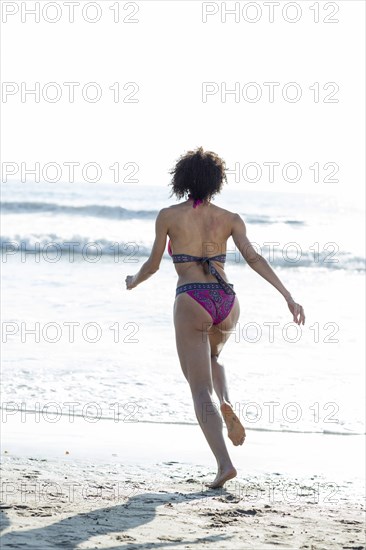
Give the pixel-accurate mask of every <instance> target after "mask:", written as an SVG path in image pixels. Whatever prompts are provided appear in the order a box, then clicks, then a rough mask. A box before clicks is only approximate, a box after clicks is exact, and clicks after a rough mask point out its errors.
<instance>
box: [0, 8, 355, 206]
mask: <svg viewBox="0 0 366 550" xmlns="http://www.w3.org/2000/svg"><path fill="white" fill-rule="evenodd" d="M87 3H88V2H86V1H84V0H80V2H79V4H80V5H79V6H76V7H75V22H74V23H69V22H68V17H69V11H68V9H67V7H66V6H65V2H57V4H58V7H59V13H60V14H61V20H60V21H59V22H57V23H53V24H52V23H48V22H46V21H45V20H44V18H43V17H42V15H41V20H40V22H39V23H35V22H34V16H32V15H27V16H26V22H21V15H20V13H21V10H22V9H24V6H26V7H27V8H28V9H29V8H32V7H34V4H35V2H30V1H27V2H2V18H3V23H2V29H1V31H2V38H1V46H2V48H1V50H2V54H1V66H2V75H1V76H2V81H3V82H15V83H16V85H17V86H19V87H20V86H21V82H25V83H26V85H27V86H29V87H30V88H31V87H34V85H35V82H39V83H40V87H41V89H42V88H43V86H44V85H45V84H46V83H48V82H51V81H52V82H57V83H58V84H59V85H60V86H61V89H62V91H63V96H62V98H61V100H60V101H58V102H56V103H48V102H46V101H44V100H43V99H42V98H41V101H40V102H39V103H35V101H34V97H28V98H27V101H26V102H21V99H20V93H17V94H15V95H14V96H9V97H8V98H7V101H6V103H4V96H3V103H2V104H1V109H2V161H3V162H15V163H17V164H19V165H20V163H21V162H24V163H26V165H27V166H29V167H31V166H32V165H33V164H34V163H35V162H40V163H41V165H44V164H46V163H48V162H57V163H58V164H60V165H61V166H62V165H63V163H64V162H71V161H74V162H79V163H81V165H83V164H85V163H87V162H96V163H98V164H99V165H100V166H101V168H102V171H103V178H102V181H108V182H111V181H113V180H112V172H111V171H110V170H109V168H108V167H109V166H111V165H112V164H114V163H115V162H119V163H120V164H121V167H123V165H124V164H125V163H127V162H135V163H137V164H138V166H139V168H140V169H139V173H138V178H139V181H140V183H141V184H143V185H147V184H155V185H160V184H161V185H166V184H167V183H168V182H169V174H168V170H169V169H170V168H171V167H172V165H173V164H174V162H175V160H176V159H177V158H178V157H179V155H180V154H181V153H183V152H185V151H186V150H188V149H192V148H194V147H196V146H198V145H202V146H203V147H204V148H205V149H209V150H213V151H215V152H217V153H218V154H219V155H220V156H222V157H223V158H224V159H225V160H226V163H227V166H228V167H229V168H234V166H235V163H239V164H240V167H241V168H242V167H243V166H244V165H245V164H246V163H250V162H256V163H258V164H259V165H261V166H262V169H263V175H262V179H261V180H260V181H259V182H257V183H253V184H249V183H245V182H244V181H243V179H242V178H241V181H240V182H238V183H235V182H234V179H233V176H231V179H229V182H230V183H232V188H233V189H235V188H241V189H271V190H278V191H284V190H285V191H313V192H322V191H326V192H334V193H336V194H339V195H340V196H347V195H348V196H352V197H354V200H355V202H359V201H360V199H361V196H362V194H363V193H364V186H365V183H364V181H365V179H364V149H365V139H364V136H365V134H364V126H365V111H364V96H365V87H364V83H365V72H364V71H365V69H364V67H365V59H364V56H365V53H364V52H365V44H364V19H365V4H364V2H363V1H362V0H361V1H354V0H347V1H345V0H341V1H339V0H338V1H337V2H328V3H326V2H313V1H311V2H309V1H303V0H301V1H298V2H295V3H294V4H295V7H296V6H297V9H298V10H300V9H301V17H300V20H299V21H298V22H296V23H288V22H286V21H285V20H284V18H283V16H282V9H283V7H284V5H285V4H288V2H283V1H281V2H280V3H279V4H280V6H279V7H276V10H275V12H274V13H275V15H274V22H273V23H270V22H269V11H268V10H269V8H268V7H267V6H266V5H265V3H263V2H256V3H254V4H255V5H256V6H257V8H256V9H257V10H261V11H262V15H261V17H260V19H259V21H258V22H257V23H248V22H246V21H245V20H244V19H243V16H242V13H241V14H240V21H239V22H238V23H236V22H235V20H234V16H229V15H228V17H227V22H226V23H223V22H221V17H220V16H221V13H220V9H221V4H222V3H221V2H216V3H215V2H211V3H210V4H211V6H210V9H217V10H218V13H217V14H215V15H212V16H209V17H208V20H207V23H203V22H202V10H203V3H202V2H200V1H196V0H194V1H187V0H185V1H170V2H168V1H155V0H145V1H138V2H134V3H131V2H130V3H128V2H119V6H120V19H121V21H120V22H119V23H114V22H113V12H112V10H111V9H110V8H111V7H112V6H113V5H116V4H117V3H116V2H110V1H105V0H103V1H100V2H96V3H95V4H98V5H99V9H100V10H101V19H100V21H99V22H97V23H94V24H92V23H88V22H86V21H84V20H83V18H82V16H81V8H82V7H83V6H85V4H87ZM39 4H40V6H41V7H42V6H44V5H45V4H46V2H44V1H40V2H39ZM54 4H56V2H55V3H54ZM127 4H130V6H128V5H127ZM133 4H135V6H137V7H138V11H137V13H136V14H135V15H134V16H132V17H133V18H135V19H136V20H138V22H137V23H126V22H123V18H125V17H126V16H127V15H128V14H129V13H132V11H133V10H134V6H133ZM234 4H235V2H226V6H227V8H232V7H233V6H234ZM237 4H239V7H240V10H242V9H243V8H245V5H246V4H248V2H240V3H237ZM325 4H327V5H328V8H327V9H325ZM329 5H330V7H329ZM14 6H15V8H14ZM311 6H316V7H318V8H319V17H320V21H319V23H314V10H312V9H310V7H311ZM16 8H18V9H19V11H18V13H16V14H15V15H10V16H9V17H8V20H7V22H4V18H5V12H4V10H7V11H9V10H13V9H16ZM338 8H339V9H338ZM294 9H295V8H292V9H290V10H289V11H288V12H287V14H288V16H289V17H290V18H293V17H294V15H295V11H293V10H294ZM52 10H53V11H52ZM93 10H94V8H92V7H90V8H89V11H88V14H89V15H90V17H94V14H95V13H96V12H95V11H93ZM251 10H252V11H249V12H248V17H249V18H253V17H254V11H253V10H254V7H253V8H251ZM336 10H338V12H337V13H334V15H333V16H332V13H333V12H335V11H336ZM55 13H56V10H55V8H49V12H48V14H49V17H54V15H55ZM258 13H260V11H259V12H258ZM326 16H329V17H332V18H333V19H339V22H338V23H333V24H332V23H324V21H323V20H324V18H325V17H326ZM64 82H79V83H80V84H81V85H80V86H79V87H78V88H77V89H76V101H75V103H73V104H70V103H69V102H68V100H67V88H66V86H64V85H63V83H64ZM88 82H97V83H98V84H99V85H100V87H101V89H102V92H103V96H102V98H101V100H100V101H99V102H97V103H88V102H86V101H84V100H83V99H82V98H81V94H80V91H79V90H80V88H82V87H83V86H84V85H85V84H86V83H88ZM115 82H119V83H120V85H121V93H122V94H124V95H125V94H127V93H128V92H129V91H131V90H132V88H129V89H128V90H127V91H125V90H123V85H124V84H125V83H126V82H136V83H137V84H138V86H139V91H138V93H137V94H136V97H137V98H138V100H139V101H138V103H123V102H120V103H114V102H113V100H112V92H111V91H110V90H109V89H108V88H109V86H111V85H112V84H113V83H115ZM202 82H216V83H217V85H218V86H219V87H220V86H221V83H222V82H226V85H227V87H228V88H231V87H233V86H234V84H235V82H239V83H240V90H241V89H242V87H243V86H244V85H245V84H246V83H248V82H257V83H258V85H259V86H260V89H261V90H262V93H263V96H262V99H261V100H259V101H258V102H256V103H250V102H247V101H245V100H244V99H243V98H242V96H241V97H240V101H239V102H238V103H236V102H235V101H234V98H233V96H232V95H229V96H227V100H226V102H222V101H221V100H220V94H219V93H217V94H216V95H214V96H209V97H208V100H207V102H206V103H204V102H202ZM264 82H279V83H280V86H278V87H277V88H276V90H275V101H274V103H270V102H269V101H268V87H266V86H264V85H263V83H264ZM288 82H297V83H298V85H299V86H300V87H301V90H302V98H301V99H300V101H298V102H296V103H290V102H286V101H284V100H283V98H282V95H281V90H282V88H283V86H284V85H285V84H287V83H288ZM314 82H319V84H320V98H321V101H320V102H318V103H315V102H314V101H313V94H314V93H313V91H311V90H310V89H309V86H312V85H313V84H314ZM327 82H336V83H337V85H338V86H339V91H338V92H337V94H336V95H335V97H336V98H338V99H339V102H338V103H324V102H323V101H322V100H323V98H324V97H325V95H327V94H329V93H330V92H331V91H332V87H329V88H328V90H327V91H326V92H325V91H324V90H323V86H324V85H325V84H326V83H327ZM252 92H253V89H252ZM289 92H292V91H291V90H290V91H289ZM50 93H52V91H51V90H50ZM264 162H278V163H280V165H281V166H280V170H281V169H282V167H283V165H284V164H286V163H289V162H296V163H298V164H299V165H300V166H301V168H302V177H301V179H300V181H298V182H296V183H289V182H284V181H283V179H282V177H281V176H280V174H278V176H277V177H276V179H275V181H274V182H273V183H270V184H268V177H267V175H268V171H267V170H268V169H266V168H265V167H264V166H263V163H264ZM316 162H319V163H320V168H321V172H320V177H321V180H322V179H323V178H324V176H325V175H327V174H328V175H329V174H330V173H331V168H328V170H325V171H324V170H323V169H322V167H323V166H324V164H326V163H331V162H333V163H336V164H337V165H338V166H339V172H338V174H337V175H336V176H335V177H337V178H338V179H339V180H340V181H339V182H338V183H324V182H322V181H320V182H318V183H316V182H314V176H313V171H311V170H310V169H309V166H312V165H314V163H316ZM76 174H77V177H76V179H78V180H80V177H78V175H80V171H76ZM63 175H65V178H63V179H65V180H66V178H67V171H66V170H65V172H64V173H63ZM290 175H291V174H290ZM14 179H19V174H15V175H14ZM30 181H32V178H30ZM60 185H61V183H60Z"/></svg>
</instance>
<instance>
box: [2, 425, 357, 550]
mask: <svg viewBox="0 0 366 550" xmlns="http://www.w3.org/2000/svg"><path fill="white" fill-rule="evenodd" d="M3 428H4V429H3V432H4V437H3V443H2V499H1V500H2V505H1V513H2V529H3V534H2V539H1V549H10V548H12V549H14V548H31V549H37V550H50V549H53V548H55V549H56V548H57V549H59V548H60V549H61V548H62V549H68V548H69V549H78V550H81V549H87V548H88V549H91V548H95V549H96V548H100V549H104V548H106V549H107V548H108V549H115V550H116V549H122V548H123V549H127V550H132V549H134V550H137V549H139V550H145V549H146V550H147V549H154V548H164V549H173V548H186V549H192V550H193V549H195V550H200V549H203V548H205V549H206V548H209V549H213V550H216V549H220V548H223V549H238V550H239V549H240V550H245V549H249V548H253V549H260V550H265V549H267V548H276V549H282V548H283V549H285V548H286V549H296V550H297V549H303V548H304V549H305V548H308V549H309V550H310V549H316V550H318V549H338V548H342V549H353V550H355V549H359V550H361V549H364V548H365V545H364V540H365V536H364V517H365V516H364V505H363V484H362V475H363V474H362V472H363V468H362V464H363V458H364V457H363V456H362V452H363V451H362V449H363V438H362V437H356V436H349V437H346V436H338V437H337V436H329V435H321V434H286V433H271V432H255V431H251V430H248V431H247V439H246V442H245V444H244V445H243V446H242V447H240V448H232V457H233V461H234V464H235V466H236V467H237V469H238V477H237V478H235V479H234V480H231V481H229V482H228V483H227V484H226V485H225V487H224V488H222V489H216V490H212V489H207V487H206V486H205V483H206V482H209V481H211V480H212V479H213V478H214V476H215V473H216V472H215V464H214V461H213V459H212V457H211V455H210V451H209V450H208V449H207V448H206V446H207V444H206V442H205V440H204V438H203V436H202V434H201V432H200V429H199V427H198V426H195V425H193V426H192V425H187V426H181V425H178V426H177V425H156V424H146V423H140V422H138V423H133V424H132V423H128V424H127V423H114V422H109V421H99V422H98V423H96V424H91V423H86V422H85V420H83V419H79V420H76V421H75V422H73V423H72V425H71V424H70V422H66V421H60V422H57V423H55V424H53V425H52V424H51V423H50V422H47V423H46V422H40V423H36V422H34V421H32V419H31V417H29V418H27V422H21V421H20V419H19V417H17V416H16V415H14V416H12V417H11V418H8V419H7V422H6V423H4V424H3ZM92 434H94V436H92ZM229 443H230V442H229ZM342 446H343V450H344V447H345V448H346V456H348V464H347V463H346V464H345V463H344V459H343V455H342V453H341V452H340V450H341V449H342Z"/></svg>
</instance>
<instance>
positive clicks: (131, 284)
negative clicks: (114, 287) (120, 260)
mask: <svg viewBox="0 0 366 550" xmlns="http://www.w3.org/2000/svg"><path fill="white" fill-rule="evenodd" d="M125 282H126V289H127V290H131V289H132V288H135V286H136V285H135V275H127V277H126V279H125Z"/></svg>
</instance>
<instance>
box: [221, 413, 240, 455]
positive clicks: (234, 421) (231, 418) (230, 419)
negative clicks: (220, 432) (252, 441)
mask: <svg viewBox="0 0 366 550" xmlns="http://www.w3.org/2000/svg"><path fill="white" fill-rule="evenodd" d="M220 409H221V413H222V416H223V418H224V421H225V424H226V427H227V434H228V437H229V439H231V441H232V442H233V444H234V445H235V446H237V445H243V443H244V440H245V428H244V426H243V424H242V423H241V422H240V420H239V418H238V417H237V416H236V414H235V413H234V410H233V408H232V406H231V405H229V403H222V405H221V406H220Z"/></svg>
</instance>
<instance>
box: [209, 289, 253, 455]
mask: <svg viewBox="0 0 366 550" xmlns="http://www.w3.org/2000/svg"><path fill="white" fill-rule="evenodd" d="M239 316H240V306H239V302H238V299H237V298H236V299H235V303H234V306H233V308H232V310H231V312H230V314H229V315H228V317H226V319H224V321H223V322H222V323H220V324H219V325H213V326H212V328H211V330H210V332H209V339H210V346H211V372H212V382H213V386H214V389H215V393H216V395H217V397H218V399H219V402H220V410H221V413H222V416H223V418H224V421H225V424H226V427H227V430H228V437H229V438H230V439H231V441H232V442H233V444H234V445H242V444H243V443H244V439H245V429H244V426H243V425H242V424H241V422H240V420H239V418H238V417H237V416H236V414H235V412H234V409H233V406H232V403H231V401H230V397H229V388H228V384H227V380H226V375H225V368H224V366H223V365H222V363H219V362H218V357H219V355H220V353H221V351H222V349H223V347H224V344H225V343H226V342H227V341H228V339H229V338H230V336H231V334H232V333H233V330H234V329H235V326H236V323H237V322H238V319H239Z"/></svg>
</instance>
